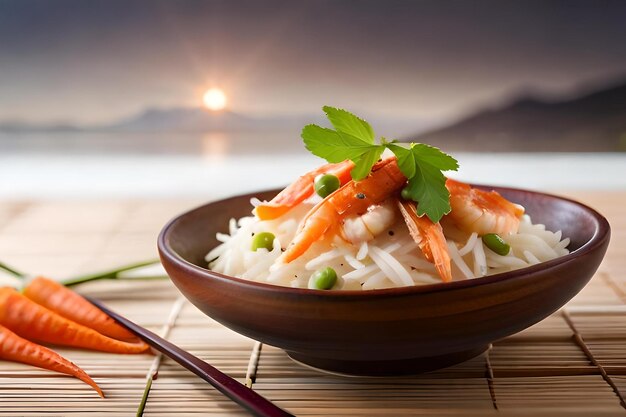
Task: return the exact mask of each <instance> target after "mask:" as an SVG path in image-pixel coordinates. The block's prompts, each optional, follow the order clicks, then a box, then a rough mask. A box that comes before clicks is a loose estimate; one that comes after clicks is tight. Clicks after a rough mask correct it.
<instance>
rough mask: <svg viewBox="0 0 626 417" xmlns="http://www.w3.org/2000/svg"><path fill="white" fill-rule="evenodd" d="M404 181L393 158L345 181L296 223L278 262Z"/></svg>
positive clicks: (287, 259)
mask: <svg viewBox="0 0 626 417" xmlns="http://www.w3.org/2000/svg"><path fill="white" fill-rule="evenodd" d="M405 183H406V177H405V176H404V175H403V174H402V172H400V168H398V164H397V163H396V159H395V158H388V159H385V160H384V161H381V162H379V163H377V164H376V165H374V167H373V168H372V172H371V173H370V175H368V176H367V177H366V178H365V179H363V180H361V181H349V182H348V183H346V184H345V185H344V186H343V187H341V188H339V189H338V190H337V191H335V192H334V193H332V194H331V195H329V196H328V197H326V198H325V199H324V200H322V201H321V202H320V203H318V204H317V205H316V206H315V207H313V208H312V209H311V210H310V211H309V213H308V214H307V215H306V217H305V218H304V219H303V220H302V222H301V223H300V226H299V227H298V232H296V236H295V237H294V239H293V241H292V242H291V244H290V245H289V247H287V250H286V251H285V252H284V253H283V254H282V256H281V257H280V258H279V259H278V262H283V263H289V262H291V261H293V260H294V259H296V258H298V257H299V256H300V255H302V254H303V253H304V252H305V251H306V250H307V249H308V248H309V247H310V246H311V245H312V244H313V243H314V242H316V241H317V240H319V239H320V238H322V237H323V236H324V235H325V234H326V233H327V232H329V231H337V228H338V227H339V226H340V225H341V220H342V219H344V218H345V217H347V216H349V215H351V214H363V213H365V212H366V211H367V209H368V208H369V207H370V206H372V205H375V204H379V203H381V202H382V201H384V200H385V199H387V198H388V197H389V196H390V195H392V194H393V193H394V192H396V191H398V190H399V189H400V188H401V187H402V186H403V185H404V184H405Z"/></svg>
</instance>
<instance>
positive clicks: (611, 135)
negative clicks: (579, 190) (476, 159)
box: [410, 83, 626, 152]
mask: <svg viewBox="0 0 626 417" xmlns="http://www.w3.org/2000/svg"><path fill="white" fill-rule="evenodd" d="M410 140H412V141H415V140H416V136H413V137H410ZM417 140H418V141H419V142H425V143H430V144H432V145H434V146H438V147H441V148H442V149H446V150H456V151H488V152H505V151H510V152H525V151H545V152H551V151H571V152H605V151H626V83H624V84H620V85H617V86H614V87H611V88H605V89H603V90H600V91H596V92H593V93H590V94H587V95H584V96H580V97H576V98H574V99H569V100H563V101H550V100H542V99H538V98H535V97H525V98H522V99H519V100H517V101H515V102H513V103H512V104H509V105H506V106H504V107H501V108H498V109H494V110H485V111H480V112H478V113H475V114H473V115H470V116H468V117H466V118H464V119H462V120H460V121H458V122H456V123H453V124H452V125H449V126H447V127H443V128H438V129H434V130H431V131H428V132H426V133H422V134H420V135H417Z"/></svg>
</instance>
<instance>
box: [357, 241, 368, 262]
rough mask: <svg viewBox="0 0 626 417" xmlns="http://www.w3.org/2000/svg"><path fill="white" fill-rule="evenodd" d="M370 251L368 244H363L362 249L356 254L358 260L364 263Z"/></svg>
mask: <svg viewBox="0 0 626 417" xmlns="http://www.w3.org/2000/svg"><path fill="white" fill-rule="evenodd" d="M368 249H369V248H368V246H367V242H363V243H361V247H360V248H359V251H358V252H357V253H356V260H357V261H362V260H363V259H365V257H366V256H367V252H368Z"/></svg>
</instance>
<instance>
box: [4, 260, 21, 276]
mask: <svg viewBox="0 0 626 417" xmlns="http://www.w3.org/2000/svg"><path fill="white" fill-rule="evenodd" d="M0 269H2V270H4V271H6V272H8V273H9V274H11V275H13V276H14V277H16V278H24V277H25V276H26V274H24V273H22V272H19V271H17V270H16V269H13V268H12V267H10V266H8V265H7V264H4V263H1V262H0Z"/></svg>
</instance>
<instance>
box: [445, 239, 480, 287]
mask: <svg viewBox="0 0 626 417" xmlns="http://www.w3.org/2000/svg"><path fill="white" fill-rule="evenodd" d="M448 252H449V253H450V259H452V262H453V263H454V265H456V266H457V268H458V269H459V271H461V273H462V274H463V277H464V278H467V279H471V278H474V275H473V274H472V271H471V270H470V268H469V267H468V266H467V264H466V263H465V261H464V260H463V258H462V257H461V255H460V254H459V250H458V249H457V247H456V244H455V243H454V242H448Z"/></svg>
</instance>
